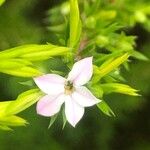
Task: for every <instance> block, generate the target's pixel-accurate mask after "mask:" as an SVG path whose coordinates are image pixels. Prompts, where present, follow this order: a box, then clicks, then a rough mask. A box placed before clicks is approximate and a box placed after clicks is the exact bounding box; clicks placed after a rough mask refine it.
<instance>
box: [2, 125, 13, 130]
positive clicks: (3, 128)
mask: <svg viewBox="0 0 150 150" xmlns="http://www.w3.org/2000/svg"><path fill="white" fill-rule="evenodd" d="M0 130H5V131H12V129H11V128H10V127H8V126H6V125H0Z"/></svg>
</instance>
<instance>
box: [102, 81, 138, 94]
mask: <svg viewBox="0 0 150 150" xmlns="http://www.w3.org/2000/svg"><path fill="white" fill-rule="evenodd" d="M100 86H101V87H102V89H103V91H104V93H105V94H109V93H112V92H115V93H121V94H126V95H131V96H139V94H138V93H137V92H138V90H136V89H133V88H132V87H130V86H129V85H126V84H121V83H105V84H101V85H100Z"/></svg>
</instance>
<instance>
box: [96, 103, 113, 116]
mask: <svg viewBox="0 0 150 150" xmlns="http://www.w3.org/2000/svg"><path fill="white" fill-rule="evenodd" d="M97 106H98V108H99V109H100V110H101V111H102V112H103V113H104V114H106V115H107V116H110V117H112V116H114V117H115V114H114V112H113V111H112V109H111V108H110V107H109V106H108V104H107V103H106V102H105V101H101V102H100V103H99V104H97Z"/></svg>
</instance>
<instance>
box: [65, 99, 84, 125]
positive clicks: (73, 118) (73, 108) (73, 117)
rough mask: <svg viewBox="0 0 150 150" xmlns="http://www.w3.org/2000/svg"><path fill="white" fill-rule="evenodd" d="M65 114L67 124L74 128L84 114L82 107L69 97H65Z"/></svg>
mask: <svg viewBox="0 0 150 150" xmlns="http://www.w3.org/2000/svg"><path fill="white" fill-rule="evenodd" d="M65 114H66V118H67V120H68V122H69V123H70V124H71V125H72V126H73V127H75V126H76V124H77V123H78V122H79V121H80V119H81V118H82V117H83V114H84V107H81V106H80V105H79V104H77V103H76V102H75V101H74V100H73V99H72V97H71V96H66V97H65Z"/></svg>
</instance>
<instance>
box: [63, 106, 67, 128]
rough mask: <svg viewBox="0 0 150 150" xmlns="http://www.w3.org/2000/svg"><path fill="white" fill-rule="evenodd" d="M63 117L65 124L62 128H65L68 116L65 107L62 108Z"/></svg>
mask: <svg viewBox="0 0 150 150" xmlns="http://www.w3.org/2000/svg"><path fill="white" fill-rule="evenodd" d="M62 117H63V126H62V129H64V128H65V125H66V123H67V118H66V115H65V107H63V110H62Z"/></svg>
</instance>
